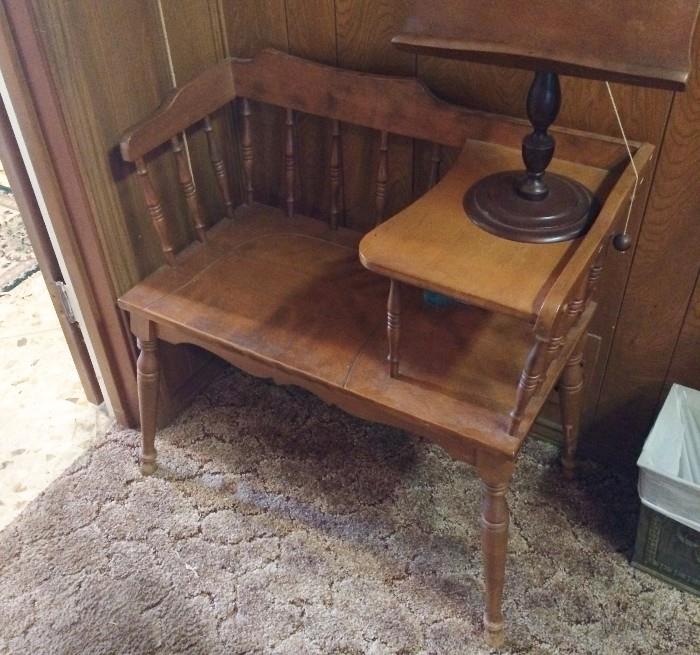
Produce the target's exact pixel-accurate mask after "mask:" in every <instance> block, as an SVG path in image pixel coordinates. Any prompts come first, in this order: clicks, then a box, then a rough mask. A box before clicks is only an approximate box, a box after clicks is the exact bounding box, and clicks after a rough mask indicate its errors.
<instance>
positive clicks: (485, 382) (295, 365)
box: [119, 204, 544, 457]
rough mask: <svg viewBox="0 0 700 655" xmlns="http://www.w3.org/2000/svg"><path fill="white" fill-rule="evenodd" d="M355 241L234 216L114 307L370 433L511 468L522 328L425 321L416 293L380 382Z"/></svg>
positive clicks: (345, 233)
mask: <svg viewBox="0 0 700 655" xmlns="http://www.w3.org/2000/svg"><path fill="white" fill-rule="evenodd" d="M361 236H362V235H361V234H359V233H356V232H353V231H351V230H346V229H342V228H341V229H338V230H331V229H329V228H328V226H327V224H326V223H324V222H322V221H319V220H315V219H312V218H306V217H303V216H299V215H296V216H294V218H292V219H289V218H288V217H287V216H286V215H285V214H284V212H282V211H281V210H279V209H276V208H273V207H267V206H265V205H261V204H254V205H252V206H241V207H239V208H238V209H237V210H236V211H235V213H234V216H233V219H231V220H229V219H224V220H222V221H220V222H219V223H218V224H217V225H216V227H215V228H214V229H212V230H211V231H210V232H209V238H208V239H207V242H206V243H204V244H197V245H196V246H194V247H191V248H189V249H187V250H185V251H183V252H182V253H180V255H178V257H177V259H176V263H175V265H174V266H170V267H163V268H161V269H159V270H158V271H156V272H155V273H153V274H152V275H151V276H149V277H148V278H146V279H145V280H143V281H142V282H140V283H139V284H137V285H136V286H135V287H134V288H133V289H131V290H130V291H129V292H128V293H126V294H125V295H124V296H123V297H122V298H121V299H120V300H119V305H120V307H122V308H123V309H125V310H126V311H128V312H129V313H130V314H131V316H132V320H139V319H141V320H145V321H150V322H153V323H155V324H156V325H157V328H156V330H157V336H158V338H160V339H162V340H164V341H169V342H172V343H183V342H188V343H193V344H202V345H204V344H207V347H210V345H211V344H216V349H217V353H218V354H219V355H221V356H222V357H224V358H225V359H228V360H229V361H231V362H232V363H234V364H236V365H238V366H239V367H241V368H244V369H248V370H250V371H251V372H254V373H256V374H263V375H265V374H266V373H265V370H260V369H261V367H262V369H268V370H269V372H268V373H267V375H269V376H270V377H279V376H280V375H284V374H287V375H289V376H294V378H295V380H296V384H299V385H300V386H306V387H307V388H309V389H310V390H311V391H314V392H317V393H318V388H319V387H321V388H323V389H325V392H321V395H324V396H325V397H326V398H327V399H328V400H330V401H331V402H334V403H335V404H337V405H339V406H341V407H352V406H354V405H355V404H357V403H358V402H359V401H363V402H364V403H365V404H368V406H369V405H371V407H372V409H371V411H369V412H367V414H368V417H372V418H374V419H375V420H383V421H384V422H388V423H393V424H396V425H399V426H401V427H407V428H409V429H411V430H412V431H414V432H417V433H421V434H424V435H426V436H431V437H433V436H434V434H435V433H436V431H437V432H441V433H443V435H444V440H445V442H446V444H447V445H448V447H449V448H450V449H451V450H454V449H455V448H457V449H458V450H459V452H460V453H465V452H468V451H470V450H472V449H473V447H474V445H476V444H478V445H479V446H481V447H484V448H487V449H490V450H493V451H495V452H499V453H502V454H506V455H508V456H511V457H512V456H513V455H514V454H515V453H516V452H517V450H518V448H519V447H520V444H521V443H522V440H523V438H524V436H525V435H524V434H519V435H516V436H510V435H508V433H507V428H508V425H507V421H506V420H505V419H504V417H505V416H507V415H508V411H509V409H510V408H511V407H512V405H513V403H514V400H515V394H516V388H517V382H518V377H519V374H520V370H521V368H522V362H523V361H524V359H525V357H526V355H527V352H528V349H529V348H530V346H531V343H532V331H531V328H530V326H529V325H528V324H527V323H525V322H523V321H519V320H517V319H514V318H511V317H508V316H505V315H503V314H497V313H491V312H489V311H485V310H482V309H479V308H476V307H469V306H466V305H461V304H460V305H454V306H451V307H446V308H439V309H434V308H429V307H426V306H424V305H423V303H422V299H421V293H420V290H418V289H413V290H412V291H411V292H409V293H408V294H407V298H406V303H405V304H406V308H405V311H406V328H405V332H404V337H403V338H404V357H403V367H402V374H401V376H400V377H399V378H397V379H394V378H389V377H388V376H387V375H386V334H385V329H384V328H385V324H384V316H383V314H384V307H385V303H386V294H387V288H388V283H387V281H386V279H384V278H382V277H379V276H377V275H374V274H373V273H371V272H369V271H367V270H366V269H364V268H363V267H362V265H361V264H360V262H359V260H358V257H357V243H358V241H359V240H360V238H361ZM467 335H468V336H467ZM428 346H429V347H428ZM210 349H211V348H210ZM246 361H247V362H249V364H247V365H246ZM543 400H544V399H543Z"/></svg>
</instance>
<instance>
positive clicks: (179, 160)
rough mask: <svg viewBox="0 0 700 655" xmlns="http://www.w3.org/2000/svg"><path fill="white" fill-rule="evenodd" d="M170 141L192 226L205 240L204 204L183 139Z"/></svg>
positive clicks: (174, 138)
mask: <svg viewBox="0 0 700 655" xmlns="http://www.w3.org/2000/svg"><path fill="white" fill-rule="evenodd" d="M170 143H171V145H172V148H173V152H174V153H175V162H176V164H177V175H178V180H179V182H180V188H181V189H182V193H183V194H184V196H185V201H186V202H187V211H188V214H189V217H190V222H191V223H192V227H194V230H195V233H196V235H197V238H198V239H199V240H200V241H202V242H204V241H206V240H207V227H206V225H205V224H204V219H203V218H202V215H203V212H202V205H201V203H200V202H199V194H198V193H197V188H196V187H195V184H194V179H193V178H192V171H191V170H190V163H189V161H188V159H187V156H186V154H185V149H184V148H183V145H182V141H181V140H180V139H179V138H178V137H176V136H174V137H173V138H172V139H171V140H170Z"/></svg>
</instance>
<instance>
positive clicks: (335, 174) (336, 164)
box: [331, 120, 343, 230]
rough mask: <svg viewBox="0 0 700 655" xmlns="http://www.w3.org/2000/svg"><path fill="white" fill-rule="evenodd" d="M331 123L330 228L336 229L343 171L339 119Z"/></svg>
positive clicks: (341, 202)
mask: <svg viewBox="0 0 700 655" xmlns="http://www.w3.org/2000/svg"><path fill="white" fill-rule="evenodd" d="M331 125H332V128H331V129H332V145H331V229H332V230H337V229H338V225H339V223H340V218H341V214H342V211H343V210H342V206H343V172H342V164H341V154H340V148H341V143H340V121H337V120H333V121H332V123H331Z"/></svg>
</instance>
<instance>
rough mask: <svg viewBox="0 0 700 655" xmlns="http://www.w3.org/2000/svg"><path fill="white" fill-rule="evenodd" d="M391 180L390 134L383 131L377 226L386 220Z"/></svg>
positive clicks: (377, 196) (379, 168)
mask: <svg viewBox="0 0 700 655" xmlns="http://www.w3.org/2000/svg"><path fill="white" fill-rule="evenodd" d="M388 179H389V133H388V132H387V131H386V130H383V131H382V133H381V136H380V140H379V167H378V169H377V192H376V206H377V225H379V224H380V223H381V222H382V221H383V220H384V214H385V212H386V185H387V181H388Z"/></svg>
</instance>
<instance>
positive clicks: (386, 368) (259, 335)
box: [119, 51, 653, 644]
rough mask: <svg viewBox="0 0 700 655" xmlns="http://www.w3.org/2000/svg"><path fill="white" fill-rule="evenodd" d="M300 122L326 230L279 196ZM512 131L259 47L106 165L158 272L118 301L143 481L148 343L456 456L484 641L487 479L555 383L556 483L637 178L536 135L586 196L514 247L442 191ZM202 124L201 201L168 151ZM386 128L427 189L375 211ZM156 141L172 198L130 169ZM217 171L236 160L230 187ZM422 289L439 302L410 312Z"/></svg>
mask: <svg viewBox="0 0 700 655" xmlns="http://www.w3.org/2000/svg"><path fill="white" fill-rule="evenodd" d="M264 104H272V105H275V106H277V107H281V108H282V111H281V112H277V113H276V115H277V116H278V117H279V118H280V119H283V120H279V121H278V126H279V128H280V129H281V130H282V131H283V137H282V139H281V140H280V141H279V144H280V145H281V146H282V145H283V148H279V152H276V153H275V152H265V153H264V155H275V154H276V155H277V157H278V161H277V163H274V162H273V163H270V162H269V161H263V166H264V168H261V165H260V163H259V159H258V156H259V153H258V154H256V152H255V149H254V143H255V139H254V138H253V134H254V132H255V128H256V125H257V126H260V125H261V122H260V121H258V120H256V116H257V118H261V116H262V114H261V113H259V112H260V109H261V105H264ZM256 112H258V113H257V114H256ZM215 113H217V115H214V114H215ZM299 113H305V114H312V115H314V116H317V117H319V116H320V117H322V119H323V120H322V121H320V122H319V123H318V125H319V134H320V132H321V128H322V126H323V124H325V129H326V135H325V136H326V139H325V141H324V142H323V146H322V145H321V143H320V142H319V143H317V144H314V145H317V146H319V148H321V147H326V146H327V152H326V153H325V155H324V158H325V160H326V163H327V169H326V171H325V172H323V173H319V179H318V180H314V185H313V186H314V188H318V189H319V190H321V187H323V193H322V194H321V195H323V198H317V202H316V203H315V207H314V208H312V211H318V208H319V207H323V211H324V213H326V216H325V218H326V219H327V221H321V220H317V219H314V218H307V217H305V216H303V215H302V214H304V213H305V212H309V210H308V209H306V208H305V207H304V206H303V205H304V200H305V199H304V198H303V195H304V194H302V195H301V196H300V195H299V194H298V191H299V189H300V188H302V187H303V182H304V180H300V176H299V171H298V166H297V156H298V153H299V152H304V146H303V144H300V141H302V136H304V135H305V137H306V138H308V134H309V133H308V131H306V130H301V132H303V134H300V133H299V131H297V129H296V126H297V120H298V118H297V114H299ZM231 117H234V118H235V120H234V125H233V128H234V130H233V131H234V132H235V134H236V139H235V140H231V141H229V143H231V144H233V143H236V142H237V143H238V144H239V146H240V148H233V149H232V150H234V151H237V152H229V153H227V154H228V155H230V156H229V157H226V155H225V154H224V153H223V152H222V148H221V145H220V141H219V139H218V138H217V136H216V135H215V134H214V126H215V125H216V126H217V128H221V127H224V129H226V125H228V126H229V127H230V123H228V122H227V121H228V120H229V118H231ZM348 122H349V123H353V124H355V125H360V126H362V127H364V128H365V129H371V130H373V131H374V132H375V138H376V146H377V150H376V160H375V164H376V169H375V170H376V176H375V180H374V182H375V183H374V203H373V205H374V208H375V210H374V214H375V215H374V217H365V220H364V223H363V224H364V225H366V224H367V220H366V219H367V218H373V219H374V222H375V223H376V226H375V227H374V229H373V230H372V231H371V232H369V234H366V235H363V234H360V233H357V232H353V231H351V230H348V229H345V228H344V227H342V226H343V224H344V192H343V190H344V177H343V171H344V167H345V166H346V165H350V166H358V165H359V166H366V162H357V161H354V162H344V160H343V154H344V150H343V132H344V129H345V123H348ZM306 125H307V127H308V125H309V124H308V123H307V124H306ZM262 126H263V129H264V130H266V129H267V127H266V125H265V123H264V122H262ZM529 129H530V127H529V126H527V125H525V124H523V122H522V121H518V120H515V119H509V118H505V117H498V116H493V115H489V114H483V113H480V112H474V111H469V110H467V109H465V108H462V107H456V106H454V105H449V104H447V103H445V102H442V101H440V100H438V99H437V98H435V97H434V96H433V95H432V94H431V93H430V92H429V91H428V89H426V88H425V87H424V86H423V85H422V84H421V83H420V82H419V81H417V80H415V79H405V78H394V77H386V76H377V75H369V74H363V73H357V72H353V71H343V70H339V69H336V68H331V67H328V66H323V65H321V64H317V63H313V62H309V61H304V60H303V59H299V58H296V57H291V56H289V55H285V54H282V53H279V52H273V51H266V52H263V53H260V54H259V55H258V56H257V57H256V58H255V59H253V60H237V59H229V60H226V61H222V62H220V63H219V64H217V65H215V66H213V67H211V68H209V69H207V70H205V71H203V72H202V73H201V74H200V75H199V76H197V77H196V78H194V79H193V80H191V81H190V82H188V83H187V84H185V85H183V86H182V87H180V88H178V89H175V90H174V91H173V93H172V94H171V95H170V96H169V98H167V99H166V100H165V101H164V103H163V104H162V105H161V107H160V108H159V109H158V110H157V111H155V112H154V113H153V114H152V115H151V116H150V117H148V118H146V119H145V120H144V121H143V122H142V123H140V124H139V125H137V126H135V127H134V128H132V129H131V130H130V131H129V132H128V133H127V134H125V135H124V137H123V139H122V141H121V144H120V147H121V152H122V156H123V158H124V159H125V160H126V161H128V162H133V163H134V164H135V165H136V172H137V177H138V179H139V180H140V182H141V185H142V188H143V192H144V198H145V204H146V209H147V211H148V216H149V218H150V220H151V223H152V226H153V229H154V231H155V233H156V235H157V237H158V240H159V242H160V245H161V250H162V253H163V261H164V263H165V265H164V266H162V267H161V268H159V269H158V270H156V271H155V272H153V273H152V274H151V275H149V276H148V277H146V278H145V279H143V280H142V281H141V282H139V283H138V284H136V285H135V286H134V287H133V288H132V289H131V290H130V291H128V292H127V293H126V294H124V296H123V297H122V298H121V299H120V300H119V305H120V307H121V308H122V309H124V310H125V311H126V312H128V314H129V320H130V326H131V330H132V332H133V334H134V336H135V337H136V338H137V340H138V345H139V350H140V353H139V356H138V360H137V386H138V392H139V407H140V420H141V431H142V451H141V468H142V471H143V473H144V474H150V473H153V472H154V471H155V470H156V448H155V434H156V415H157V405H158V393H159V384H160V382H159V380H160V378H159V372H160V357H159V343H160V342H168V343H171V344H180V343H186V344H194V345H195V346H199V347H201V348H204V349H206V350H208V351H209V352H212V353H214V354H215V355H218V356H219V357H221V358H223V359H224V360H226V361H228V362H230V363H232V364H233V365H235V366H237V367H238V368H240V369H242V370H245V371H247V372H249V373H251V374H253V375H257V376H261V377H267V378H271V379H273V380H274V381H276V382H278V383H280V384H294V385H297V386H300V387H303V388H305V389H307V390H309V391H311V392H312V393H314V394H316V395H317V396H318V397H320V398H321V399H323V400H325V401H327V402H329V403H332V404H335V405H338V406H339V407H341V408H342V409H344V410H346V411H348V412H350V413H351V414H354V415H356V416H359V417H362V418H366V419H369V420H372V421H378V422H381V423H385V424H389V425H394V426H397V427H400V428H405V429H408V430H410V431H411V432H414V433H416V434H420V435H422V436H425V437H427V438H429V439H431V440H432V441H434V442H436V443H438V444H439V445H441V446H442V447H443V448H445V449H446V450H447V451H448V452H449V453H450V454H451V455H452V456H453V457H455V458H458V459H460V460H462V461H466V462H469V463H472V464H475V465H476V467H477V470H478V473H479V476H480V478H481V483H482V493H483V502H482V508H481V526H482V547H483V553H484V569H485V591H486V594H485V595H486V607H485V613H484V627H485V630H486V637H487V641H488V642H489V643H492V644H498V643H501V642H502V639H503V625H504V623H503V614H502V610H501V599H502V593H503V584H504V574H505V573H504V572H505V561H506V552H507V534H508V516H509V514H508V506H507V503H506V491H507V489H508V485H509V483H510V479H511V476H512V474H513V470H514V465H515V460H516V455H517V453H518V451H519V449H520V447H521V445H522V443H523V441H524V439H525V437H526V436H527V433H528V430H529V429H530V426H531V425H532V423H533V421H534V419H535V417H536V416H537V414H538V413H539V411H540V410H541V408H542V405H543V404H544V402H545V400H546V398H547V397H548V395H549V394H550V393H551V392H552V391H553V390H554V389H555V385H556V386H557V388H558V392H559V398H560V406H561V409H562V427H563V437H564V439H563V441H564V448H563V456H562V465H563V468H564V471H565V473H566V474H567V475H569V476H571V475H572V474H573V471H574V461H575V460H574V455H575V451H576V444H577V439H578V431H579V424H580V410H581V401H582V390H583V364H582V360H583V344H584V338H583V337H584V336H585V334H586V331H587V328H588V326H589V324H590V321H591V318H592V316H593V314H594V312H595V308H596V303H595V300H594V295H595V291H596V288H597V285H598V281H599V279H600V277H601V273H602V269H603V263H604V260H605V255H606V251H607V249H608V244H609V243H611V242H612V239H613V236H614V234H615V232H616V230H617V227H616V226H617V225H618V224H620V223H621V221H623V218H624V216H625V215H626V211H627V207H629V199H630V198H631V197H632V194H633V190H634V189H635V188H636V187H635V182H634V180H635V178H634V175H633V172H632V167H631V166H630V165H629V162H628V159H627V157H628V151H627V148H626V147H625V145H624V144H623V143H621V142H620V141H617V140H615V139H611V138H608V137H600V136H595V135H591V134H586V133H582V132H576V131H571V130H557V129H552V132H553V133H554V134H555V135H556V139H557V156H558V159H557V160H555V161H554V162H553V163H552V170H554V171H559V172H562V173H565V174H567V175H570V176H572V177H574V178H576V179H577V180H579V181H580V182H581V183H583V184H585V185H586V186H587V187H589V189H590V190H591V191H592V192H593V193H595V194H596V197H597V199H598V201H599V204H600V212H599V214H598V216H597V217H596V219H595V221H594V223H593V225H592V226H591V228H590V230H589V231H588V233H587V234H586V235H585V236H583V237H581V238H579V239H577V240H575V241H573V242H570V243H557V244H549V245H542V244H536V245H533V244H522V243H514V242H510V241H505V240H503V239H500V238H498V237H495V236H493V235H491V234H488V233H486V232H484V231H482V230H481V229H480V228H478V227H477V226H476V225H474V224H473V223H472V222H471V221H470V220H469V218H468V216H467V215H466V214H465V211H464V207H463V203H462V198H463V194H464V192H465V191H466V189H467V188H468V187H469V185H470V184H471V183H472V182H473V181H475V180H476V179H478V178H480V177H482V176H483V175H486V174H488V173H491V172H494V171H499V170H503V169H512V168H519V167H520V165H521V164H520V147H521V143H522V138H523V136H524V135H525V134H526V132H527V131H529ZM201 132H204V138H205V139H206V143H207V146H208V153H209V159H210V160H211V164H212V170H213V178H215V179H213V180H210V182H214V181H215V184H216V187H217V188H218V192H219V194H218V200H219V203H217V202H216V198H213V197H212V196H210V195H207V197H206V198H204V197H203V196H204V193H205V191H204V190H205V189H206V193H210V189H211V188H212V187H213V185H212V184H210V185H209V187H208V188H207V185H206V184H202V185H201V186H199V187H198V186H197V184H196V183H195V181H194V172H193V166H192V164H193V161H191V160H189V159H188V147H187V144H188V141H187V140H188V139H196V138H201V136H202V135H201ZM198 133H199V134H198ZM314 133H315V132H314ZM394 135H398V136H400V137H401V138H403V139H410V140H413V141H412V143H413V144H414V146H420V147H415V151H414V157H415V159H416V161H419V158H420V156H421V153H423V156H425V155H426V154H429V156H430V159H429V161H427V160H425V161H423V164H424V167H423V168H424V170H425V173H426V176H425V180H427V185H423V184H422V183H421V181H419V180H415V179H414V180H413V183H414V186H415V187H416V189H418V188H423V187H426V188H427V189H430V190H429V191H428V192H427V193H425V194H424V195H422V196H421V197H420V198H417V199H414V201H413V202H412V204H410V206H408V207H407V208H405V209H404V210H403V211H399V212H398V213H395V214H394V216H393V217H389V216H388V215H387V214H388V213H389V212H388V211H387V207H388V206H392V204H388V203H387V199H388V197H389V196H390V195H391V192H392V177H393V176H392V175H390V174H389V171H390V168H391V166H392V145H393V143H394ZM423 141H428V142H429V143H428V144H427V145H429V150H428V149H425V146H424V145H423V144H422V142H423ZM167 142H169V143H170V149H171V150H172V155H173V156H174V159H175V167H176V170H177V176H178V182H179V185H178V186H179V190H180V192H181V193H182V195H183V196H184V202H180V203H178V202H177V201H176V199H173V198H170V199H169V201H168V202H163V201H162V200H161V195H160V193H159V190H158V189H157V188H156V184H155V179H156V177H157V176H156V175H152V173H151V171H150V169H149V167H150V166H151V163H152V162H153V161H154V160H155V161H157V160H158V157H159V152H162V150H164V149H165V148H164V147H163V146H164V144H166V143H167ZM404 143H405V141H404ZM300 145H301V146H302V147H299V146H300ZM631 148H632V149H633V151H634V158H635V162H636V163H635V167H636V169H637V170H638V171H639V172H640V174H641V175H642V177H643V179H648V177H649V176H648V175H646V178H644V176H645V169H646V166H647V165H648V162H649V160H650V158H651V154H652V151H653V148H652V147H651V146H649V145H646V144H632V145H631ZM454 149H461V154H459V156H458V157H457V160H456V163H455V164H454V166H453V167H452V169H451V170H450V171H449V172H448V173H447V175H444V176H443V175H442V173H443V172H444V171H441V167H442V166H443V155H444V156H445V160H446V161H452V154H455V153H454ZM268 150H270V151H274V150H275V148H268ZM450 151H452V152H450ZM226 161H230V162H237V161H239V162H240V164H241V166H240V171H239V172H240V173H241V175H240V176H239V177H238V178H237V182H238V185H237V186H236V185H234V184H232V183H231V182H232V180H231V178H229V175H228V171H227V168H226ZM425 164H427V165H425ZM261 172H264V173H265V176H266V179H268V178H269V179H273V180H275V181H279V182H280V187H281V188H277V189H275V193H274V194H272V195H273V196H274V197H275V198H276V200H275V202H279V203H280V204H283V205H284V211H283V210H281V209H278V208H276V207H270V206H266V205H263V204H259V203H256V202H255V201H256V194H257V191H256V184H255V181H256V179H258V178H259V177H260V176H259V173H261ZM322 175H325V176H326V177H325V179H324V180H322V179H321V176H322ZM269 179H268V181H269ZM425 180H423V181H425ZM316 183H318V184H316ZM170 186H171V187H172V186H174V185H172V184H171V185H170ZM172 190H173V189H172V188H171V189H169V191H172ZM416 195H418V194H416ZM257 199H260V198H259V197H257ZM203 200H206V201H207V202H206V203H205V202H203ZM205 205H206V206H208V207H210V208H211V207H216V206H217V205H218V206H219V207H221V208H222V210H223V211H218V210H217V212H216V213H219V215H221V214H224V215H225V217H224V218H220V219H219V220H216V218H218V217H217V216H211V215H210V216H208V217H207V216H205V212H204V210H203V207H204V206H205ZM236 205H239V206H238V207H237V208H236V209H234V207H235V206H236ZM183 210H186V212H187V214H186V215H187V218H188V219H189V223H190V225H189V228H187V229H182V227H183V225H182V222H181V223H180V228H181V231H180V237H182V235H183V233H184V234H189V235H192V236H194V237H196V239H197V241H196V242H194V243H192V244H190V245H189V246H187V247H185V248H184V249H182V250H181V251H180V252H177V250H178V247H177V246H178V244H179V243H182V241H183V240H182V239H176V238H173V233H172V224H173V222H174V221H173V216H172V215H168V214H170V213H175V214H178V212H179V214H180V215H184V211H183ZM209 213H210V214H211V213H213V212H212V211H211V210H210V212H209ZM370 222H371V221H370ZM361 240H362V243H360V241H361ZM358 250H359V251H358ZM365 267H366V268H365ZM425 289H429V290H431V291H436V292H439V293H442V294H444V295H447V296H449V297H450V298H451V299H453V300H452V302H451V304H448V305H446V306H443V307H435V306H432V305H429V304H428V303H426V302H424V300H423V290H425ZM399 354H400V356H399ZM387 355H388V358H387ZM387 359H388V361H387ZM348 456H349V457H351V456H352V455H351V453H348Z"/></svg>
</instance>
